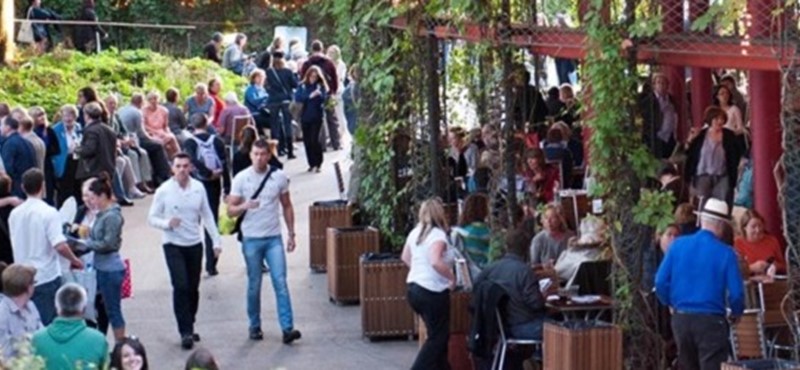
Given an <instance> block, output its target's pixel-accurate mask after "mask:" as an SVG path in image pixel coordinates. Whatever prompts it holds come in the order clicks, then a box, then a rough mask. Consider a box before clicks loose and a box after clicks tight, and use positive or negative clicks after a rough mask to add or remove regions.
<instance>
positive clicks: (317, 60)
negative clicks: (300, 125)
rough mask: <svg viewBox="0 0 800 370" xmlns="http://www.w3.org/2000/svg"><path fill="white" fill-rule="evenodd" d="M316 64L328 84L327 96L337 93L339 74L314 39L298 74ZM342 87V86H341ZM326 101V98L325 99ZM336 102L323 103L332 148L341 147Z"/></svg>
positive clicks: (323, 48)
mask: <svg viewBox="0 0 800 370" xmlns="http://www.w3.org/2000/svg"><path fill="white" fill-rule="evenodd" d="M313 66H317V67H319V69H320V70H321V71H322V73H321V76H320V77H322V78H324V79H325V82H326V83H327V86H328V88H329V89H328V94H329V96H335V95H336V94H338V93H339V76H338V72H337V67H336V64H334V63H333V61H331V59H330V58H328V56H327V55H325V46H324V44H323V43H322V41H319V40H315V41H314V42H313V43H311V56H310V57H309V58H308V60H306V62H305V63H303V66H302V68H300V76H306V73H307V71H308V70H309V69H310V68H311V67H313ZM342 88H344V87H342ZM325 102H326V103H327V99H325ZM335 106H336V104H325V121H326V123H327V127H328V135H329V137H330V140H331V142H330V144H331V147H333V150H339V149H341V147H342V143H341V142H340V137H339V120H338V117H337V116H336V108H335Z"/></svg>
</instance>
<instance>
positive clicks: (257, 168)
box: [228, 139, 300, 344]
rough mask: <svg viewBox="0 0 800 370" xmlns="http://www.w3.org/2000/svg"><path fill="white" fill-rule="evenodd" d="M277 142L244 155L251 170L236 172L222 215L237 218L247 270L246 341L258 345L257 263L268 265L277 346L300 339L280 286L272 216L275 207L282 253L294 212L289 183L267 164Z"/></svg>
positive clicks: (280, 257) (281, 258)
mask: <svg viewBox="0 0 800 370" xmlns="http://www.w3.org/2000/svg"><path fill="white" fill-rule="evenodd" d="M277 145H278V142H277V141H275V140H270V141H267V140H264V139H258V140H256V142H255V143H253V149H251V150H250V159H251V161H252V162H253V165H252V166H250V167H248V168H247V169H245V170H243V171H241V172H239V174H237V175H236V177H235V178H234V179H233V186H232V188H231V193H230V197H229V198H228V202H229V206H228V215H229V216H230V217H241V220H242V221H241V227H240V230H239V232H240V233H241V236H242V238H241V240H242V254H243V255H244V261H245V264H246V265H247V316H248V317H249V319H250V339H252V340H262V339H264V333H263V332H262V331H261V264H262V261H265V260H266V261H267V265H269V272H270V278H271V279H272V288H273V289H274V290H275V300H276V302H277V305H278V322H279V323H280V327H281V331H283V343H284V344H290V343H292V342H294V341H295V340H297V339H300V331H298V330H296V329H294V323H293V318H292V301H291V298H290V297H289V287H288V285H287V283H286V255H285V254H284V252H283V237H282V235H281V223H280V218H279V216H278V213H279V211H280V210H281V208H282V209H283V218H284V219H285V220H286V227H287V228H288V229H289V238H288V240H287V244H286V251H287V252H290V253H291V252H292V251H294V248H295V246H296V243H295V232H294V208H292V200H291V197H290V196H289V178H288V177H286V174H285V173H284V172H283V171H282V170H280V169H277V168H274V167H271V166H270V165H269V160H270V158H271V157H272V155H273V154H274V153H275V147H276V146H277Z"/></svg>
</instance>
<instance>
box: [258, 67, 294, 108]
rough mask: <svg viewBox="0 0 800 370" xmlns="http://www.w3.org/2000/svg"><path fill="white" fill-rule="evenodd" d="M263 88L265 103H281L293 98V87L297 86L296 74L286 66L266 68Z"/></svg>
mask: <svg viewBox="0 0 800 370" xmlns="http://www.w3.org/2000/svg"><path fill="white" fill-rule="evenodd" d="M264 71H265V72H266V74H267V78H266V80H265V81H266V82H265V83H264V89H266V90H267V95H268V96H269V98H267V103H282V102H287V101H291V100H292V99H293V98H294V89H296V88H297V85H298V81H297V75H296V74H294V72H292V70H291V69H288V68H280V69H276V68H267V69H265V70H264Z"/></svg>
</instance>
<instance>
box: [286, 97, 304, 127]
mask: <svg viewBox="0 0 800 370" xmlns="http://www.w3.org/2000/svg"><path fill="white" fill-rule="evenodd" d="M289 113H290V114H291V115H292V119H294V120H295V121H296V122H300V118H302V116H303V103H300V102H298V101H294V100H292V102H291V103H289Z"/></svg>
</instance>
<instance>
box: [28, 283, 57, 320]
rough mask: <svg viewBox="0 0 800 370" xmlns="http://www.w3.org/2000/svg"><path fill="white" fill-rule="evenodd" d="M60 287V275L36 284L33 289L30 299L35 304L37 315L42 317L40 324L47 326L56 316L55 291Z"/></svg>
mask: <svg viewBox="0 0 800 370" xmlns="http://www.w3.org/2000/svg"><path fill="white" fill-rule="evenodd" d="M60 287H61V277H57V278H55V279H54V280H51V281H48V282H46V283H44V284H40V285H37V286H36V288H34V290H33V297H31V301H33V304H35V305H36V309H37V310H39V316H40V317H41V318H42V325H44V326H47V325H50V323H51V322H52V321H53V319H55V318H56V314H57V312H56V292H57V291H58V288H60Z"/></svg>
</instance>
